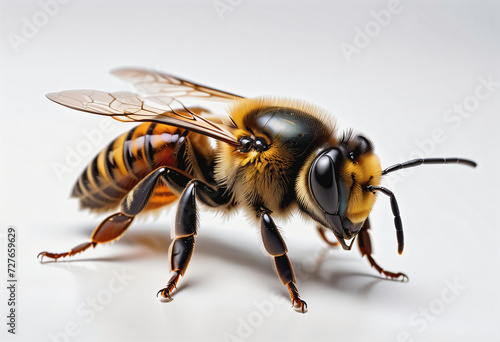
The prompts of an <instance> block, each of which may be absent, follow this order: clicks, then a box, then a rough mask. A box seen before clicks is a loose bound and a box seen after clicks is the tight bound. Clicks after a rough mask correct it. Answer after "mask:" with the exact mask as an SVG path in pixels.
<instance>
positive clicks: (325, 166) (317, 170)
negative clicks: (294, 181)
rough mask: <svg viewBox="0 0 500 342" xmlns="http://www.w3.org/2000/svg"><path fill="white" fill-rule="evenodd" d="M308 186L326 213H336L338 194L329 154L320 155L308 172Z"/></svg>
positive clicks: (333, 167) (333, 166)
mask: <svg viewBox="0 0 500 342" xmlns="http://www.w3.org/2000/svg"><path fill="white" fill-rule="evenodd" d="M309 180H310V187H311V191H312V194H313V196H314V198H315V199H316V202H318V204H319V206H320V207H321V209H323V211H325V212H326V213H328V214H332V215H334V214H337V212H338V206H339V195H338V190H337V180H336V178H335V165H334V162H333V160H332V159H331V158H330V156H329V155H325V154H324V155H323V156H320V157H319V159H318V160H317V161H316V162H315V163H314V164H313V166H312V169H311V173H310V179H309Z"/></svg>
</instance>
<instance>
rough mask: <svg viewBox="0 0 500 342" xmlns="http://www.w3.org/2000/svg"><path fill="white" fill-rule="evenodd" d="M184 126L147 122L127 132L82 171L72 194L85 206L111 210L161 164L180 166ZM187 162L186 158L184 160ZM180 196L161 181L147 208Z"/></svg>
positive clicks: (152, 207) (166, 202) (171, 200)
mask: <svg viewBox="0 0 500 342" xmlns="http://www.w3.org/2000/svg"><path fill="white" fill-rule="evenodd" d="M183 133H184V130H183V129H179V128H177V127H172V126H167V125H161V124H156V123H149V122H147V123H143V124H141V125H139V126H137V127H135V128H133V129H131V130H130V131H128V132H126V133H123V134H122V135H120V136H119V137H118V138H116V139H115V140H113V141H112V142H111V143H110V144H109V145H108V146H107V147H106V148H105V149H103V150H102V151H101V152H100V153H99V154H98V155H97V156H96V157H95V158H94V159H93V160H92V162H91V163H90V164H89V165H88V166H87V168H86V169H85V170H84V171H83V172H82V174H81V175H80V178H79V179H78V181H77V182H76V184H75V186H74V187H73V191H72V194H71V195H72V197H77V198H79V199H80V205H81V207H82V208H88V209H91V210H110V209H112V208H114V207H116V206H117V205H118V204H120V202H121V200H122V199H123V198H124V197H125V196H126V195H127V193H128V192H129V191H130V190H132V188H133V187H134V186H135V185H136V184H137V183H139V181H141V180H142V179H143V178H144V177H145V176H146V175H148V174H149V173H150V172H151V171H153V170H154V169H156V168H158V167H160V166H172V167H177V166H178V164H179V160H178V159H177V155H176V153H175V152H176V148H177V142H178V141H179V139H183V137H181V136H182V134H183ZM181 163H183V161H181ZM176 199H177V196H175V195H174V194H173V193H172V192H171V191H170V190H169V189H168V187H167V186H166V185H164V184H161V183H159V184H158V185H157V186H156V188H155V191H154V193H153V195H152V197H151V199H150V201H149V203H148V206H147V207H146V210H147V209H155V208H158V207H160V206H163V205H166V204H168V203H171V202H173V201H175V200H176Z"/></svg>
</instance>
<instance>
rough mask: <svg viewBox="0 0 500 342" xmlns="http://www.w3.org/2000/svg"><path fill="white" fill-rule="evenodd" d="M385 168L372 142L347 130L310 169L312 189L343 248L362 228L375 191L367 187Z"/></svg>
mask: <svg viewBox="0 0 500 342" xmlns="http://www.w3.org/2000/svg"><path fill="white" fill-rule="evenodd" d="M381 175H382V170H381V167H380V162H379V160H378V157H377V156H376V155H375V154H374V153H373V146H372V144H371V142H370V141H369V140H368V139H367V138H365V137H364V136H361V135H352V133H348V134H346V135H345V136H344V138H343V139H342V140H341V142H340V144H339V145H337V146H335V147H329V148H327V149H325V150H323V151H322V152H321V153H319V154H318V155H317V157H316V158H315V159H314V161H313V162H312V164H311V167H310V169H309V177H308V178H309V179H308V183H309V191H310V193H311V195H312V197H313V198H314V200H315V201H316V204H317V205H318V206H319V208H320V209H321V211H322V212H323V215H324V218H323V221H325V222H327V223H328V228H330V229H332V230H333V232H334V234H335V236H336V237H337V239H338V240H339V242H340V243H341V245H342V247H344V249H350V248H351V246H352V244H351V246H348V245H347V244H346V242H345V240H350V239H352V238H354V237H355V236H356V235H357V234H358V232H359V231H360V230H361V228H362V227H363V223H364V222H365V220H366V219H367V217H368V215H369V214H370V211H371V210H372V207H373V204H374V203H375V199H376V196H375V193H374V192H373V191H367V187H368V186H378V185H379V184H380V177H381Z"/></svg>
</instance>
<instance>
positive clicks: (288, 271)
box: [257, 208, 307, 313]
mask: <svg viewBox="0 0 500 342" xmlns="http://www.w3.org/2000/svg"><path fill="white" fill-rule="evenodd" d="M270 214H271V211H270V210H268V209H266V208H259V209H258V210H257V215H258V216H259V217H260V230H261V234H262V242H263V243H264V248H265V249H266V251H267V252H268V253H269V254H270V255H271V256H273V257H274V264H275V266H276V272H277V273H278V276H279V277H280V280H281V282H282V283H283V285H285V286H286V287H287V288H288V292H289V293H290V298H291V300H292V306H293V308H294V309H295V310H296V311H298V312H302V313H304V312H306V310H307V304H306V302H304V301H303V300H302V299H300V296H299V292H298V291H297V287H296V286H295V282H296V280H295V274H294V272H293V267H292V263H291V262H290V259H288V256H287V255H286V253H287V251H288V249H287V247H286V244H285V242H284V241H283V238H282V237H281V234H280V233H279V231H278V228H277V227H276V225H275V224H274V221H273V219H272V218H271V215H270Z"/></svg>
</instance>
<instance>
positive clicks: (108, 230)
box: [38, 213, 134, 261]
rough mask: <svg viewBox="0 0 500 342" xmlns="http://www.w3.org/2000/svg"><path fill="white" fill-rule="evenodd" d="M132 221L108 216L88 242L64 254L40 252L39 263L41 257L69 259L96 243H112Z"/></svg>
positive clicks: (118, 214)
mask: <svg viewBox="0 0 500 342" xmlns="http://www.w3.org/2000/svg"><path fill="white" fill-rule="evenodd" d="M133 219H134V218H133V217H130V216H127V215H124V214H122V213H116V214H113V215H110V216H108V217H107V218H106V219H104V221H102V222H101V224H99V226H97V228H96V229H95V230H94V232H93V233H92V235H91V237H90V242H84V243H82V244H79V245H78V246H76V247H73V248H72V249H70V250H69V251H68V252H64V253H50V252H41V253H40V254H38V257H41V261H43V257H47V258H51V259H54V260H56V261H57V259H59V258H65V257H70V256H73V255H75V254H78V253H82V252H83V251H85V250H87V249H88V248H89V247H91V246H92V247H95V246H96V245H97V244H98V243H104V242H110V241H113V240H115V239H117V238H119V237H120V236H121V235H123V233H124V232H125V230H127V228H128V227H129V226H130V224H131V223H132V221H133Z"/></svg>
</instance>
